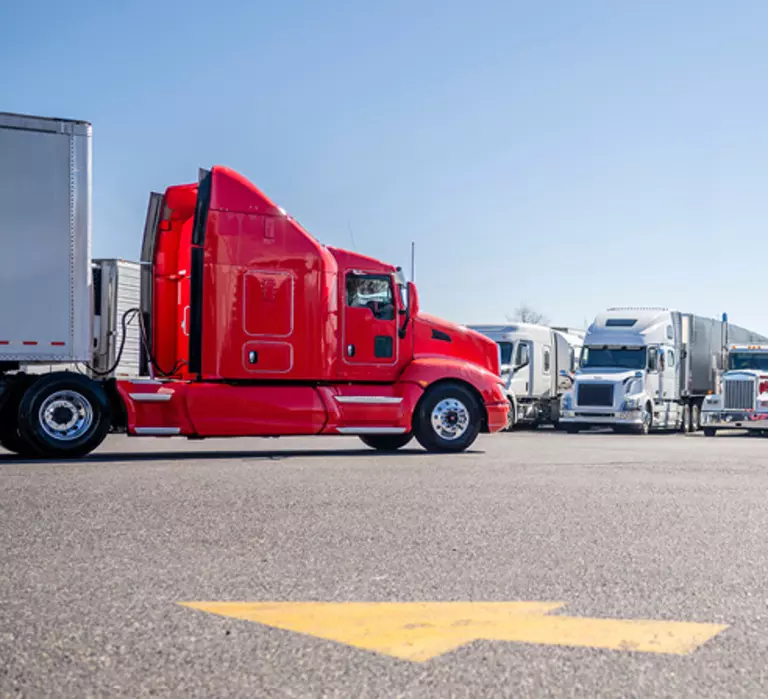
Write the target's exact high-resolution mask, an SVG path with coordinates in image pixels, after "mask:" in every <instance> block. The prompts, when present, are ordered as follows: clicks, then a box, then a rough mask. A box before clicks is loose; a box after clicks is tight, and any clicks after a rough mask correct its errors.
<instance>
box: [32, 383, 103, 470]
mask: <svg viewBox="0 0 768 699" xmlns="http://www.w3.org/2000/svg"><path fill="white" fill-rule="evenodd" d="M110 419H111V417H110V409H109V400H108V398H107V395H106V392H105V391H104V388H103V386H102V385H101V384H99V383H96V382H95V381H92V380H91V379H89V378H87V377H85V376H80V375H78V374H69V373H59V374H49V375H47V376H44V377H42V378H40V379H38V380H37V381H35V383H33V384H32V385H31V386H30V387H29V388H28V389H27V391H26V392H25V393H24V397H23V398H22V399H21V403H20V405H19V413H18V424H19V433H20V436H21V439H23V440H24V441H25V442H26V443H27V444H29V445H30V447H31V448H32V449H33V450H34V452H35V453H36V455H37V456H41V457H44V458H51V459H77V458H80V457H82V456H85V455H86V454H88V453H90V452H91V451H93V450H94V449H95V448H96V447H98V446H99V445H100V444H101V443H102V442H103V441H104V438H105V437H106V436H107V433H108V432H109V427H110Z"/></svg>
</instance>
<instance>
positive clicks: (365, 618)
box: [181, 602, 728, 662]
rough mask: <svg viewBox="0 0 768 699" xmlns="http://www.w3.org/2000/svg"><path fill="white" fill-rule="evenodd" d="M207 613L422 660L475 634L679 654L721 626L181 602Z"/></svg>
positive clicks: (504, 612)
mask: <svg viewBox="0 0 768 699" xmlns="http://www.w3.org/2000/svg"><path fill="white" fill-rule="evenodd" d="M181 604H183V605H184V606H185V607H191V608H192V609H198V610H200V611H203V612H210V613H211V614H218V615H221V616H227V617H233V618H235V619H244V620H246V621H255V622H257V623H259V624H264V625H265V626H271V627H274V628H277V629H284V630H286V631H294V632H296V633H301V634H306V635H309V636H316V637H318V638H324V639H327V640H329V641H336V642H338V643H344V644H346V645H349V646H355V647H357V648H363V649H365V650H369V651H373V652H376V653H382V654H385V655H391V656H393V657H395V658H400V659H402V660H410V661H413V662H424V661H426V660H429V659H430V658H434V657H436V656H438V655H441V654H443V653H447V652H449V651H452V650H455V649H456V648H458V647H459V646H463V645H465V644H467V643H471V642H472V641H476V640H488V641H512V642H518V643H537V644H545V645H558V646H581V647H587V648H607V649H610V650H622V651H639V652H645V653H672V654H676V655H685V654H687V653H691V652H693V651H694V650H696V649H697V648H698V647H699V646H700V645H702V644H703V643H706V642H707V641H708V640H709V639H711V638H712V637H714V636H716V635H717V634H718V633H720V632H721V631H723V630H724V629H726V628H728V627H727V626H724V625H722V624H701V623H694V622H684V621H652V620H637V621H635V620H628V619H591V618H587V617H570V616H547V614H548V612H551V611H554V610H556V609H559V608H561V607H563V606H565V603H564V602H182V603H181Z"/></svg>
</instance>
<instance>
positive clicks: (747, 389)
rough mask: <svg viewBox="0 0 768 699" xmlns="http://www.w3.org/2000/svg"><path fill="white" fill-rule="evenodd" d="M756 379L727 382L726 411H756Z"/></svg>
mask: <svg viewBox="0 0 768 699" xmlns="http://www.w3.org/2000/svg"><path fill="white" fill-rule="evenodd" d="M754 408H755V381H754V379H731V380H726V381H725V409H726V410H754Z"/></svg>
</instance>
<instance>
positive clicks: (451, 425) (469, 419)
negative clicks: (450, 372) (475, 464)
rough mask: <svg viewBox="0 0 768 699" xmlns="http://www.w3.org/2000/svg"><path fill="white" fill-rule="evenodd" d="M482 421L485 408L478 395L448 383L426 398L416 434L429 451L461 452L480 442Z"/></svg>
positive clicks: (418, 414)
mask: <svg viewBox="0 0 768 699" xmlns="http://www.w3.org/2000/svg"><path fill="white" fill-rule="evenodd" d="M481 420H482V414H481V406H480V405H479V403H478V401H477V399H476V398H475V396H474V394H473V393H472V392H471V391H470V390H469V389H468V388H465V387H464V386H462V385H460V384H456V383H445V384H439V385H437V386H435V387H434V388H432V389H430V390H429V391H428V392H427V394H426V395H425V396H424V397H423V398H422V400H421V402H420V403H419V407H418V409H417V410H416V415H414V420H413V427H414V430H413V431H414V434H415V435H416V439H417V440H418V441H419V444H421V446H422V447H424V448H425V449H426V450H427V451H433V452H459V451H464V450H465V449H468V448H469V447H470V446H471V445H472V443H473V442H474V441H475V439H477V435H478V434H479V432H480V422H481Z"/></svg>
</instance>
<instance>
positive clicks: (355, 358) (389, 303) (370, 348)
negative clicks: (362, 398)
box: [340, 271, 402, 381]
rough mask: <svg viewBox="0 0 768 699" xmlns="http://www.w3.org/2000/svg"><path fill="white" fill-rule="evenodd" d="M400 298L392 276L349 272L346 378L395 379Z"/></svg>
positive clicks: (345, 307)
mask: <svg viewBox="0 0 768 699" xmlns="http://www.w3.org/2000/svg"><path fill="white" fill-rule="evenodd" d="M398 298H399V295H396V293H395V282H394V279H393V277H392V275H389V274H381V273H368V272H364V271H348V272H347V273H346V276H345V280H344V286H343V294H342V299H341V300H342V304H343V308H342V309H341V315H342V317H341V339H342V344H341V352H342V356H341V360H342V366H341V367H340V373H341V374H342V376H343V377H344V378H353V379H358V380H369V381H392V380H394V379H395V378H396V376H397V370H398V365H399V363H400V359H401V344H402V343H401V342H400V339H399V337H398V322H397V321H398V315H399V314H398Z"/></svg>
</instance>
